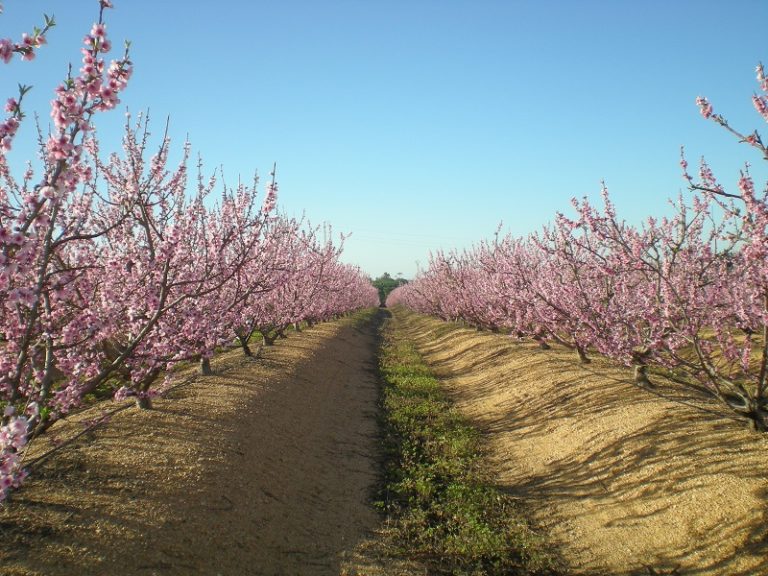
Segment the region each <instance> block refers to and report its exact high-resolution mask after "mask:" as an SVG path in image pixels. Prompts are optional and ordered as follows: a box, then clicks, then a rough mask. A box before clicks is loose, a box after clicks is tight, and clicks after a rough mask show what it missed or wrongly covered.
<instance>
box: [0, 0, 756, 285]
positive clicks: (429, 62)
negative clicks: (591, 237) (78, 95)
mask: <svg viewBox="0 0 768 576" xmlns="http://www.w3.org/2000/svg"><path fill="white" fill-rule="evenodd" d="M2 4H3V6H4V13H3V14H2V15H0V37H10V38H13V39H19V38H20V36H21V33H22V32H28V31H31V29H32V28H33V26H35V25H40V24H42V21H43V18H42V15H43V13H47V14H53V15H55V18H56V21H57V26H56V27H55V28H54V29H53V30H52V31H51V32H50V33H49V34H48V45H47V46H45V47H43V48H42V49H41V50H40V51H39V52H38V56H37V58H36V59H35V60H34V61H32V62H20V61H18V60H15V61H14V62H12V63H11V64H10V65H5V66H3V67H2V68H0V98H7V97H10V96H14V95H15V94H16V92H17V88H16V86H17V84H19V83H22V84H28V85H32V86H33V90H32V91H31V92H30V93H29V95H28V96H27V97H26V98H25V102H26V105H25V110H26V112H27V113H28V114H29V116H28V118H27V119H26V121H25V124H24V125H23V126H22V128H21V131H20V134H19V136H18V137H17V140H16V141H15V143H14V150H13V151H12V153H11V155H10V156H9V158H10V162H11V165H12V166H14V167H23V166H24V163H25V162H26V161H27V160H34V158H35V155H36V146H35V140H36V130H35V126H34V119H33V117H32V113H33V112H37V113H38V114H39V115H40V117H41V121H42V122H43V123H44V124H45V123H46V122H47V119H48V114H49V110H50V108H49V102H50V100H51V98H52V94H53V90H54V88H55V87H56V86H57V85H58V84H59V83H60V82H61V81H62V80H63V78H64V77H65V76H66V72H67V66H68V64H69V63H72V64H73V68H74V69H75V70H77V69H78V68H79V58H80V52H79V50H80V45H81V41H82V37H83V36H84V35H85V34H86V33H88V31H89V30H90V27H91V25H92V23H93V22H95V20H96V18H97V17H98V1H97V0H4V1H3V2H2ZM114 5H115V9H114V10H109V11H107V13H106V22H107V32H108V35H109V38H110V39H111V40H112V41H113V44H114V45H115V46H116V49H115V57H117V56H118V55H119V47H120V46H121V45H122V42H123V41H124V40H130V41H131V58H132V60H133V62H134V76H133V78H132V79H131V82H130V84H129V86H128V88H127V89H126V91H125V92H124V93H123V94H122V96H121V104H120V105H119V107H118V110H113V111H110V112H108V113H106V114H101V115H100V116H99V117H98V118H97V120H96V126H97V130H98V133H99V135H100V139H101V141H102V144H101V146H102V150H105V151H112V150H117V149H118V147H119V139H120V135H121V132H122V126H123V124H124V122H125V114H124V113H125V111H126V110H130V112H131V113H133V114H136V113H138V112H140V111H146V110H149V114H150V117H151V119H152V126H153V127H154V133H155V134H156V135H157V136H158V138H159V136H160V135H161V133H162V129H163V127H164V125H165V121H166V118H168V117H170V135H171V137H172V138H173V139H174V149H175V150H176V151H177V152H180V150H181V148H182V145H183V142H184V139H185V138H189V140H190V142H191V144H192V149H193V153H194V154H198V153H199V154H200V155H201V156H202V158H203V160H204V162H205V166H206V169H207V170H208V171H209V172H210V171H212V170H214V169H217V170H218V169H221V170H223V172H224V174H225V176H226V179H227V181H228V182H234V181H236V180H237V178H238V177H242V178H244V179H247V180H250V178H251V177H252V175H253V173H254V171H258V172H259V173H260V174H261V175H262V176H263V177H265V178H264V179H266V176H267V174H268V173H269V171H270V170H271V168H272V164H273V163H274V162H276V163H277V179H278V182H279V186H280V197H279V206H280V210H281V211H282V212H284V213H285V214H287V215H289V216H297V217H299V216H301V215H302V214H305V215H306V217H307V218H308V219H309V221H311V222H312V223H316V224H320V223H322V222H328V223H330V224H331V225H332V226H333V229H334V231H335V232H336V233H342V232H343V233H344V234H349V237H348V238H347V239H346V241H345V249H344V255H343V258H342V259H343V260H344V261H347V262H350V263H354V264H357V265H359V266H360V267H361V268H362V269H363V270H364V271H365V272H366V273H368V274H369V275H371V276H372V277H377V276H379V275H381V274H383V273H384V272H388V273H389V274H391V275H392V276H398V275H402V276H404V277H406V278H410V277H413V275H414V274H416V272H417V270H418V269H419V268H422V269H423V268H425V267H426V266H427V264H428V257H429V253H430V251H433V250H436V249H440V248H442V249H445V250H450V249H463V248H468V247H470V246H471V245H472V244H473V243H476V242H478V241H480V240H482V239H484V238H490V237H492V236H493V234H494V233H495V232H496V230H497V229H498V228H499V226H501V229H502V231H503V232H505V233H506V232H511V233H513V234H515V235H520V236H523V235H526V234H528V233H530V232H533V231H535V230H537V229H539V228H540V227H541V226H542V225H544V224H546V223H548V222H550V221H551V220H552V219H553V217H554V215H555V213H556V212H558V211H562V212H565V213H566V214H567V213H568V211H569V209H570V199H571V198H573V197H579V198H581V197H583V196H588V197H589V198H590V199H593V200H598V199H599V195H600V189H601V188H600V183H601V181H605V183H606V185H607V186H608V188H609V190H610V192H611V196H612V199H613V201H614V202H615V204H616V206H617V209H618V212H619V215H620V216H621V217H623V218H625V219H626V220H628V221H630V222H633V223H639V222H640V221H642V220H644V219H645V218H646V217H648V216H660V215H663V214H665V213H666V211H667V210H668V206H667V203H666V201H667V199H668V198H670V197H676V196H677V195H678V193H679V192H680V191H683V190H685V182H684V181H683V179H682V178H681V172H680V167H679V156H680V147H681V146H685V149H686V154H687V156H688V158H689V160H690V161H691V163H692V164H695V162H696V161H697V160H698V158H700V157H701V156H702V155H703V156H706V158H707V160H708V161H709V163H710V164H711V166H712V167H713V169H714V171H715V173H716V174H717V175H718V176H719V177H720V179H721V180H722V182H723V183H724V184H725V185H726V186H729V187H735V183H736V181H737V179H738V175H739V170H740V169H741V168H742V167H743V166H744V163H745V162H750V163H751V164H752V168H751V170H752V173H753V175H754V176H755V177H756V179H757V181H758V182H765V180H766V174H768V171H767V170H766V167H765V166H763V164H765V162H764V161H762V164H761V158H760V156H759V155H757V154H756V153H755V152H754V151H753V150H752V149H750V148H748V147H747V146H745V145H744V144H739V143H738V142H737V141H736V139H734V138H733V137H731V136H729V135H728V134H726V133H725V132H724V131H723V130H722V129H721V128H719V127H718V126H716V125H715V124H714V123H712V122H707V121H705V120H704V119H703V118H702V117H701V116H700V115H699V113H698V108H697V107H696V105H695V99H696V97H697V96H699V95H703V96H707V97H708V98H709V100H710V101H711V102H712V103H713V105H714V108H715V111H716V112H719V113H722V114H724V115H725V116H726V117H727V118H728V119H729V121H730V122H731V123H732V124H733V125H734V126H736V127H737V128H740V129H742V130H744V131H746V132H751V131H752V130H754V129H755V128H758V129H761V128H762V124H763V121H762V120H761V118H760V117H759V116H758V114H757V113H756V112H755V111H754V109H753V108H752V104H751V96H752V94H753V93H754V92H755V91H756V90H757V88H758V86H757V83H756V81H755V74H754V69H755V66H756V65H757V63H758V62H759V61H761V60H764V61H765V62H766V64H767V65H768V44H766V42H765V22H766V21H768V1H766V0H729V1H728V2H725V1H719V0H718V1H714V0H697V1H689V0H642V1H639V0H632V1H630V0H506V1H502V0H375V1H374V0H269V1H260V0H220V1H218V2H202V1H197V0H183V1H182V0H163V1H158V0H153V1H149V0H114ZM763 132H765V130H763ZM766 136H768V134H766ZM157 142H158V143H159V140H157ZM18 169H19V170H21V169H23V168H18Z"/></svg>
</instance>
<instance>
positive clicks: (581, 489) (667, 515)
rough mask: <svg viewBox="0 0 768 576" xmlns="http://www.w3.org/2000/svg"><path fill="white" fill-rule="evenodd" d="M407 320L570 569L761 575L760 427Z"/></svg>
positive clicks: (561, 359)
mask: <svg viewBox="0 0 768 576" xmlns="http://www.w3.org/2000/svg"><path fill="white" fill-rule="evenodd" d="M404 321H405V323H406V326H407V332H408V333H409V335H410V336H411V337H413V338H414V339H415V341H416V343H417V347H418V348H419V349H420V351H421V352H422V353H423V354H424V355H425V357H426V360H427V361H428V363H429V364H430V365H431V366H432V367H433V368H434V369H435V370H436V372H437V374H438V376H440V377H441V379H442V380H443V381H444V382H445V384H446V386H447V387H448V389H449V391H450V394H451V396H452V397H453V398H454V400H455V401H456V402H457V403H458V405H459V407H460V408H461V409H462V410H463V411H464V412H465V413H466V414H467V415H468V416H469V417H470V419H471V420H472V421H473V422H474V423H475V424H476V425H477V426H478V427H479V428H480V429H481V430H482V431H483V433H484V434H485V437H486V438H487V445H488V449H489V455H490V458H491V460H492V465H493V466H495V468H496V470H497V473H498V483H499V484H500V485H501V486H502V487H504V488H505V489H507V490H509V491H510V492H512V493H513V494H515V495H517V496H519V497H520V498H521V499H523V501H524V502H525V504H526V506H527V507H528V508H529V509H532V514H533V518H534V520H535V521H536V522H537V523H538V525H539V526H540V527H542V528H543V529H544V531H545V532H548V533H549V535H550V536H551V538H552V539H553V541H554V542H555V543H557V544H558V545H559V546H560V547H561V548H562V553H563V555H564V556H565V558H566V560H567V561H568V562H569V563H570V565H571V566H572V570H573V573H575V574H594V575H607V574H614V575H630V574H638V575H640V574H644V575H648V574H651V573H654V572H651V570H649V567H651V568H653V570H654V571H655V573H664V574H667V573H671V572H672V570H673V568H675V567H679V572H678V573H679V574H681V575H698V576H704V575H711V576H715V575H718V576H720V575H728V576H748V575H749V576H758V575H766V574H768V514H767V513H768V500H767V498H768V459H767V458H766V453H767V452H766V448H768V439H767V437H766V436H761V435H757V434H755V433H753V432H751V431H749V430H748V429H746V427H745V426H744V425H742V424H741V423H739V422H735V421H733V420H731V419H729V418H727V417H726V415H724V414H722V413H720V411H719V409H718V407H717V405H713V404H712V403H711V402H709V401H708V400H707V399H705V398H696V397H692V396H691V394H690V393H688V394H685V393H681V391H680V390H679V389H676V388H674V387H673V386H671V385H665V384H664V383H663V382H659V383H658V384H659V387H658V389H657V394H652V393H649V392H647V391H644V390H641V389H639V388H637V387H636V386H634V385H633V384H632V382H631V374H630V372H629V371H628V370H626V369H624V368H621V367H617V366H615V365H613V364H612V363H610V362H608V361H607V360H605V359H595V361H594V362H593V363H591V364H589V365H580V364H579V363H578V362H577V361H576V359H575V354H574V353H572V352H571V351H568V350H564V349H558V348H554V349H552V350H549V351H544V350H540V349H538V347H537V346H535V345H533V344H531V343H521V342H516V341H514V340H512V339H510V338H509V337H506V336H502V335H495V334H489V333H478V332H477V331H474V330H472V329H467V328H456V327H454V326H452V325H448V324H446V323H443V322H440V321H438V320H434V319H430V318H424V317H421V316H416V315H407V316H406V317H404Z"/></svg>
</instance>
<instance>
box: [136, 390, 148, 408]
mask: <svg viewBox="0 0 768 576" xmlns="http://www.w3.org/2000/svg"><path fill="white" fill-rule="evenodd" d="M136 408H139V409H141V410H152V398H150V397H149V396H147V395H145V394H142V395H141V396H137V397H136Z"/></svg>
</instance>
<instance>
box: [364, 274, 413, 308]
mask: <svg viewBox="0 0 768 576" xmlns="http://www.w3.org/2000/svg"><path fill="white" fill-rule="evenodd" d="M407 283H408V280H406V279H405V278H402V277H401V276H400V274H398V277H397V278H392V276H390V274H389V272H384V274H382V275H381V276H379V277H378V278H376V280H371V284H373V286H374V287H375V288H376V289H377V290H378V291H379V304H380V306H384V303H385V302H386V301H387V296H388V295H389V293H390V292H392V290H394V289H395V288H397V287H398V286H402V285H404V284H407Z"/></svg>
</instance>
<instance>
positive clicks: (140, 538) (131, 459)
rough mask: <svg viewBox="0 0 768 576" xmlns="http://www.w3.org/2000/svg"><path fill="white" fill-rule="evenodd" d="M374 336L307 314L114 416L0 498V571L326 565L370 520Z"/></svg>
mask: <svg viewBox="0 0 768 576" xmlns="http://www.w3.org/2000/svg"><path fill="white" fill-rule="evenodd" d="M375 345H376V336H375V326H373V325H372V324H371V323H370V322H368V323H367V324H364V325H363V324H360V325H357V326H356V325H355V323H354V322H353V321H352V320H350V319H345V320H342V321H340V322H333V323H327V324H321V325H318V326H315V327H313V328H311V329H308V330H306V331H304V332H303V333H301V334H293V333H291V334H290V336H289V338H288V339H287V340H280V341H278V343H277V344H276V345H275V346H274V347H271V348H267V349H265V350H264V353H263V358H262V359H259V360H257V361H249V360H247V359H245V358H244V357H242V356H241V355H240V353H239V352H238V351H232V352H228V353H226V354H224V355H222V356H220V357H218V358H216V359H215V360H214V362H213V368H214V371H215V372H216V375H215V376H212V377H205V378H202V377H198V378H197V379H196V382H194V383H192V384H191V385H190V386H186V387H183V388H180V389H179V390H177V391H175V392H174V393H172V398H171V399H169V400H160V401H157V402H156V409H155V410H153V411H151V412H139V411H137V410H134V409H131V410H127V411H125V412H122V413H120V414H118V415H116V416H115V417H114V418H113V420H112V422H111V423H110V424H109V425H108V427H107V428H105V429H103V430H99V431H97V432H96V433H95V434H94V439H93V440H94V441H88V442H87V443H84V444H83V445H81V446H79V447H77V449H75V450H71V449H67V450H66V451H65V452H64V453H63V454H61V455H60V456H58V457H57V458H55V459H54V460H52V461H51V462H50V464H49V465H47V466H46V467H44V468H42V469H41V470H39V471H37V472H36V473H35V476H34V477H32V478H30V482H29V484H28V485H27V486H26V487H25V489H24V490H23V491H21V492H19V493H18V494H17V495H15V496H14V501H13V502H12V503H11V506H10V507H9V508H8V509H7V510H4V511H0V526H1V527H2V531H3V543H2V545H1V546H2V547H0V567H2V571H0V572H2V574H4V575H8V574H10V575H25V576H27V575H33V574H34V575H38V574H40V575H42V574H45V575H59V574H85V575H87V574H105V575H106V574H120V575H125V576H130V575H145V576H150V575H154V574H157V575H176V574H178V575H182V574H183V575H195V574H200V575H203V574H204V575H216V574H221V575H234V574H237V575H241V574H242V575H249V574H254V575H255V574H284V575H290V574H302V575H304V574H318V575H320V574H339V571H340V566H341V564H342V562H343V561H344V557H345V556H347V554H348V553H350V552H352V550H353V549H354V548H355V547H356V545H357V544H358V543H359V542H360V541H362V540H364V539H365V538H366V536H368V535H370V532H371V531H372V530H373V529H375V528H376V526H377V525H378V524H379V522H380V518H379V516H378V514H377V513H376V512H375V511H374V509H373V508H372V507H371V506H370V504H369V502H370V497H371V490H372V489H373V487H374V486H375V483H376V480H377V472H378V467H377V462H376V455H377V436H376V435H377V423H376V406H377V394H378V391H377V384H376V376H375V368H376V358H375ZM72 421H73V422H74V419H73V420H72ZM67 424H69V422H67ZM69 425H72V424H69ZM105 455H106V456H105ZM51 488H53V490H52V491H51Z"/></svg>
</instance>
